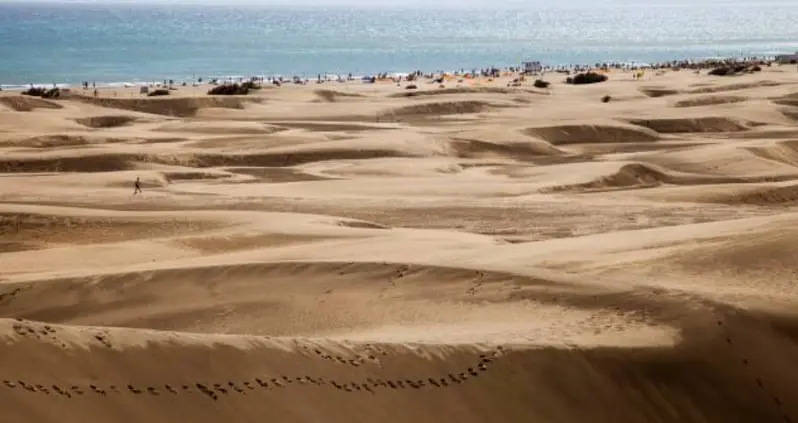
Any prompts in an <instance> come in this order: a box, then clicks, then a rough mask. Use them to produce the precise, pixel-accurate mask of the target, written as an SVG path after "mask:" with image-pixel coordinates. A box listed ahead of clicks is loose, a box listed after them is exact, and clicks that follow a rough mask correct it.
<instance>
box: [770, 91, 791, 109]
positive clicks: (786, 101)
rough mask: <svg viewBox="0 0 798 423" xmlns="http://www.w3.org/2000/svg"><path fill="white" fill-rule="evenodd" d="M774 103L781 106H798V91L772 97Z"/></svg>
mask: <svg viewBox="0 0 798 423" xmlns="http://www.w3.org/2000/svg"><path fill="white" fill-rule="evenodd" d="M771 100H772V101H773V103H775V104H778V105H780V106H789V107H798V93H790V94H786V95H783V96H780V97H774V98H771Z"/></svg>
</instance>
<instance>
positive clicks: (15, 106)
mask: <svg viewBox="0 0 798 423" xmlns="http://www.w3.org/2000/svg"><path fill="white" fill-rule="evenodd" d="M0 105H3V106H6V107H8V108H10V109H11V110H13V111H15V112H30V111H33V110H34V109H63V108H64V106H62V105H60V104H58V103H55V102H52V101H48V100H44V99H41V98H38V97H28V96H16V95H15V96H8V97H0Z"/></svg>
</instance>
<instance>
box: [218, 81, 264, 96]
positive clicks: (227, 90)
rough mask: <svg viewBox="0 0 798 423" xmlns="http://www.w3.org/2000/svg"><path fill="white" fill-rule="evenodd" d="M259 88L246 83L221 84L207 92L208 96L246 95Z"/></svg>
mask: <svg viewBox="0 0 798 423" xmlns="http://www.w3.org/2000/svg"><path fill="white" fill-rule="evenodd" d="M259 89H261V86H260V85H258V84H256V83H254V82H252V81H247V82H243V83H241V84H223V85H217V86H215V87H213V88H211V89H210V91H208V95H247V94H249V92H250V91H252V90H259Z"/></svg>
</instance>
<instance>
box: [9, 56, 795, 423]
mask: <svg viewBox="0 0 798 423" xmlns="http://www.w3.org/2000/svg"><path fill="white" fill-rule="evenodd" d="M601 73H602V74H604V75H606V76H607V77H608V79H607V80H606V81H605V82H600V83H594V84H587V85H574V84H567V83H565V80H566V78H567V77H568V75H565V74H563V73H557V72H548V73H546V74H545V75H543V76H540V77H534V76H529V77H525V78H524V79H523V80H521V77H520V75H518V74H517V73H502V74H501V75H500V76H498V77H493V78H488V77H474V78H465V77H461V76H451V77H448V78H444V80H442V81H436V82H433V81H432V80H428V79H426V78H421V79H419V80H416V81H399V82H397V81H393V80H391V79H385V80H377V81H376V82H375V83H364V82H363V81H361V80H350V81H343V82H336V81H327V82H324V83H316V82H315V80H314V79H313V78H312V77H311V78H310V81H309V83H307V84H283V85H282V86H275V85H272V84H264V85H263V86H262V87H259V88H258V89H256V90H253V91H251V92H249V93H248V94H247V95H231V96H227V95H224V96H221V95H219V96H211V95H208V94H207V91H208V90H210V89H213V88H214V86H212V85H209V84H207V81H206V82H204V83H203V84H201V85H198V86H191V85H190V84H189V85H188V86H179V85H176V86H175V87H174V88H175V89H173V90H171V91H169V94H168V95H164V96H162V97H151V96H146V95H142V94H141V93H140V87H138V86H135V87H102V88H100V89H98V90H97V93H96V95H95V93H94V92H93V91H92V89H91V88H90V89H88V90H82V89H81V88H79V87H78V88H76V87H75V86H73V87H72V89H71V90H70V92H64V93H63V94H62V95H61V96H59V98H55V99H46V98H39V97H34V96H26V95H21V94H20V93H19V92H16V91H8V90H6V91H2V92H0V263H2V266H0V357H2V360H0V409H1V410H2V414H3V418H2V421H3V422H4V423H6V422H7V423H18V422H19V423H22V422H30V421H36V422H42V423H47V422H83V423H93V422H98V423H99V422H103V423H105V422H144V421H146V422H153V423H155V422H175V421H191V422H196V423H200V422H219V421H223V420H229V421H235V422H256V421H257V422H263V421H273V422H322V421H323V422H346V423H354V422H386V423H390V422H408V421H413V422H416V423H424V422H442V421H457V422H463V423H469V422H520V421H529V422H547V423H548V422H552V423H553V422H558V423H559V422H563V423H566V422H567V423H570V422H574V423H575V422H584V421H596V422H618V423H625V422H784V423H789V422H798V402H797V401H795V400H796V399H798V390H796V387H795V382H794V381H795V380H796V379H798V361H796V359H795V357H798V317H796V310H798V308H796V306H798V284H796V282H795V274H796V268H797V267H796V263H798V261H796V253H795V249H794V240H795V239H796V236H798V208H796V207H795V205H796V204H797V203H796V202H797V201H798V185H796V181H798V167H797V166H798V144H796V141H795V140H796V139H797V138H796V137H798V71H796V68H795V65H784V66H778V65H775V64H774V65H772V66H763V67H762V68H761V71H757V72H750V73H749V72H742V73H740V74H738V75H734V76H712V75H709V74H708V73H707V72H706V71H702V72H699V73H696V72H694V71H692V70H688V69H682V70H678V71H674V70H670V69H663V70H645V71H644V73H643V75H642V76H641V77H639V78H638V77H636V76H635V72H631V71H625V70H620V69H609V70H606V71H602V72H601ZM571 76H573V75H571ZM538 78H540V79H542V80H545V81H546V82H548V83H549V85H548V86H547V87H543V84H535V80H536V79H538ZM409 85H414V86H415V88H409V87H408V86H409ZM153 89H154V88H153ZM137 181H138V182H137ZM136 184H137V185H138V187H139V188H140V189H141V192H140V193H135V194H134V186H135V185H136ZM793 231H796V233H794V232H793Z"/></svg>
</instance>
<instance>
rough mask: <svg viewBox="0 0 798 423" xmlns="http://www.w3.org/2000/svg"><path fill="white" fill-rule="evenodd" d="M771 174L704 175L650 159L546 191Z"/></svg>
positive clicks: (703, 181) (724, 181)
mask: <svg viewBox="0 0 798 423" xmlns="http://www.w3.org/2000/svg"><path fill="white" fill-rule="evenodd" d="M769 179H771V178H768V177H751V178H746V177H733V176H723V175H702V174H695V173H686V172H676V171H672V170H670V169H666V168H663V167H659V166H656V165H652V164H648V163H630V164H626V165H623V166H622V167H621V168H620V169H618V171H617V172H615V173H612V174H610V175H607V176H602V177H600V178H597V179H595V180H592V181H590V182H585V183H581V184H571V185H562V186H555V187H550V188H546V189H544V190H542V192H567V191H570V192H595V191H608V190H616V189H630V188H653V187H657V186H660V185H662V184H669V185H712V184H735V183H746V182H761V181H762V180H769Z"/></svg>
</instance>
